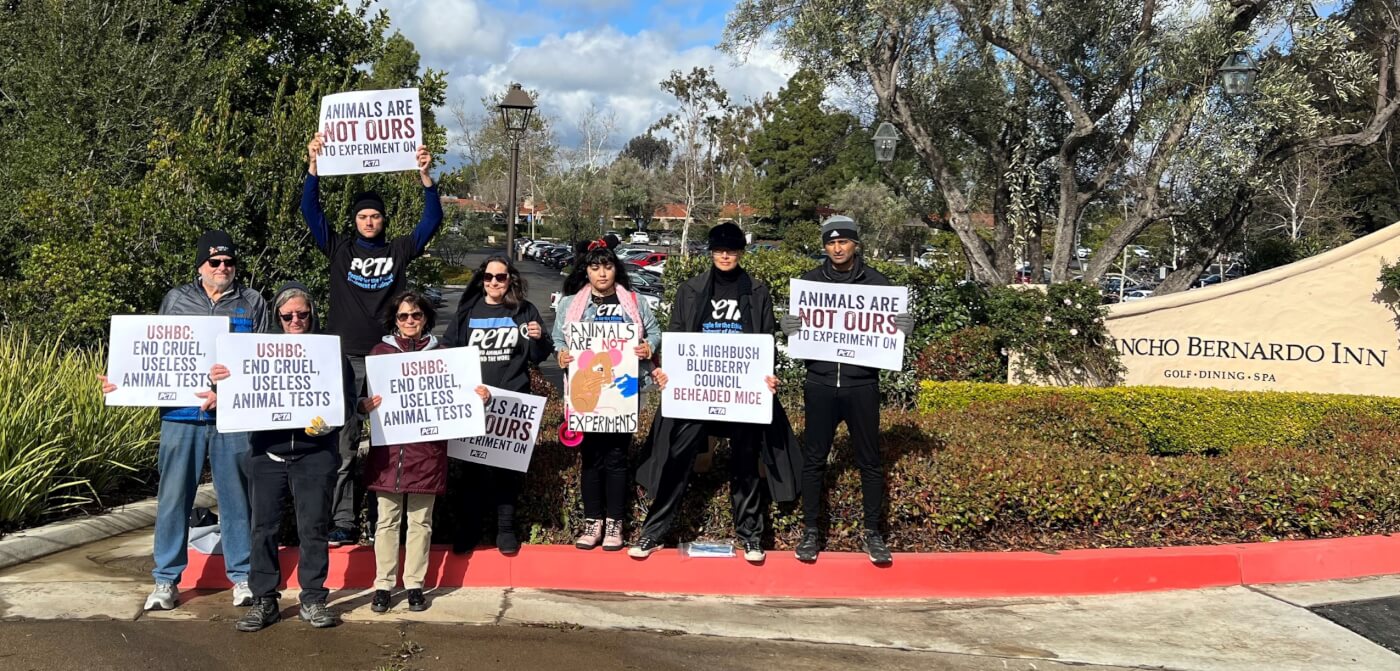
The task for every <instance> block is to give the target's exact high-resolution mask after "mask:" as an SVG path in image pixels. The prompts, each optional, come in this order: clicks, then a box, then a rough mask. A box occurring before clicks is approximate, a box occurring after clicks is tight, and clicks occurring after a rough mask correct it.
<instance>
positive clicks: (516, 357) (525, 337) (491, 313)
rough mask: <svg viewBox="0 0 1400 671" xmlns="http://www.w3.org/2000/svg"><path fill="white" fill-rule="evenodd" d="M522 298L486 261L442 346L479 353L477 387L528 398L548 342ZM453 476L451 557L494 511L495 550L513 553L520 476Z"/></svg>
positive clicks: (506, 268) (504, 261)
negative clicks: (534, 370)
mask: <svg viewBox="0 0 1400 671" xmlns="http://www.w3.org/2000/svg"><path fill="white" fill-rule="evenodd" d="M525 295H526V289H525V278H523V277H521V275H520V271H519V270H517V269H516V267H515V265H514V264H512V263H511V262H510V259H508V258H506V257H505V256H500V255H497V256H492V257H490V258H488V259H486V260H485V261H483V262H482V263H481V267H480V268H478V269H477V271H476V274H475V275H472V279H471V281H470V282H468V283H467V288H466V290H465V291H464V292H463V293H462V299H461V301H459V302H458V303H457V314H456V315H455V316H454V317H453V319H452V321H451V323H449V324H448V325H447V333H446V334H445V335H444V337H443V344H444V345H445V346H446V347H464V346H476V347H478V348H480V350H481V381H482V383H483V384H486V385H490V386H492V387H496V388H498V389H505V390H507V391H514V392H519V393H524V394H528V393H529V392H530V368H531V367H532V366H536V365H538V364H539V363H540V362H541V361H543V360H545V358H547V357H548V356H549V355H550V354H552V353H553V352H554V342H553V341H552V340H551V339H550V338H546V337H544V326H543V324H542V322H543V319H542V318H541V317H540V311H539V309H537V308H536V307H535V305H534V304H533V303H531V302H530V301H528V300H525ZM453 471H454V472H456V473H457V474H459V475H460V477H458V478H454V479H457V480H458V481H459V482H457V483H455V484H454V485H453V486H452V487H450V488H449V489H448V491H449V496H450V497H452V498H451V499H450V500H451V501H452V504H451V505H452V506H453V510H454V511H455V512H456V513H457V515H458V518H457V520H458V524H457V529H456V533H455V535H454V539H453V542H452V551H453V552H455V553H458V554H461V553H465V552H470V551H471V550H472V548H474V547H476V544H477V541H478V540H479V539H480V537H481V517H482V514H483V513H484V512H485V511H486V509H487V507H488V506H494V507H495V509H496V549H498V550H500V551H501V553H502V554H507V555H511V554H515V553H516V552H519V551H520V540H519V538H518V537H517V536H516V534H515V502H516V497H517V496H518V495H519V493H520V480H521V474H520V473H518V472H516V471H512V470H509V469H504V468H494V467H491V466H486V465H483V464H475V463H464V464H460V465H458V466H457V467H456V468H454V469H453Z"/></svg>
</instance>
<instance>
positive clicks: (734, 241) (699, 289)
mask: <svg viewBox="0 0 1400 671" xmlns="http://www.w3.org/2000/svg"><path fill="white" fill-rule="evenodd" d="M744 246H745V245H744V234H743V231H741V230H740V229H739V227H738V226H736V225H734V224H732V223H725V224H720V225H718V226H715V227H714V228H712V229H710V234H709V247H710V256H711V259H712V261H713V263H714V265H713V266H712V267H711V268H710V269H709V270H708V271H706V272H704V273H701V274H699V275H697V276H695V277H693V278H691V279H690V280H688V281H686V282H685V283H684V284H682V285H681V286H680V288H679V289H677V290H676V302H675V305H674V306H673V308H672V310H671V324H670V326H669V327H668V328H667V330H668V331H673V332H685V333H713V334H717V335H718V334H726V333H773V330H774V326H775V324H774V320H773V299H772V297H771V295H770V294H769V291H768V286H767V285H766V284H764V283H763V282H760V281H758V280H756V279H753V278H752V277H750V276H749V274H748V272H746V271H745V270H744V269H743V268H741V267H739V260H740V259H741V258H742V257H743V255H744ZM662 365H663V367H664V366H665V362H664V361H663V362H662ZM655 375H656V379H657V381H658V382H659V383H660V384H661V385H663V386H664V385H665V383H666V374H665V373H664V371H663V370H662V369H657V371H656V373H655ZM777 384H778V380H777V378H775V377H773V376H771V375H770V376H768V391H769V393H773V392H775V391H776V390H777ZM707 436H715V437H728V438H729V470H730V478H729V492H730V499H731V501H730V503H731V509H732V512H733V517H734V531H735V534H736V535H738V536H739V542H740V544H741V545H742V546H743V550H744V559H747V560H748V561H750V562H754V563H758V562H761V561H763V559H764V551H763V545H762V542H761V540H762V535H763V530H764V526H765V525H766V518H767V509H768V503H769V501H768V497H767V496H765V494H771V495H772V498H774V499H776V500H778V501H791V500H793V499H794V498H797V479H798V475H799V474H800V473H801V472H802V464H801V454H800V450H799V448H798V447H797V439H796V438H795V437H794V436H793V434H792V428H791V426H790V425H789V424H788V419H787V415H786V414H785V413H784V412H783V409H782V406H781V405H779V404H777V403H776V402H775V403H774V406H773V421H772V422H771V423H769V424H768V425H756V424H737V423H734V422H703V421H695V420H686V419H671V418H664V417H662V416H661V413H659V412H658V413H657V414H656V417H655V419H653V421H652V428H651V433H650V434H649V435H648V437H647V448H646V450H647V453H648V457H647V459H646V461H645V462H643V463H642V465H641V466H639V467H638V468H637V482H638V484H640V485H642V487H643V488H645V489H646V490H647V495H648V496H649V497H651V499H652V503H651V507H650V508H649V509H648V511H647V519H646V523H645V524H644V525H643V526H642V537H641V539H640V540H639V541H638V542H637V544H636V545H634V546H632V548H631V549H630V550H628V554H629V555H631V556H632V557H633V558H636V559H645V558H646V557H647V556H649V555H651V553H652V552H655V551H656V550H657V549H659V548H661V547H662V544H663V542H664V540H665V537H666V534H667V533H669V532H670V530H671V525H672V523H673V522H674V520H675V517H676V513H677V512H679V510H680V506H681V501H682V499H683V498H684V497H685V490H686V485H687V483H688V482H689V479H690V472H691V470H692V469H693V468H694V465H695V458H696V456H697V453H698V452H699V451H700V447H701V445H703V444H704V443H705V441H706V438H707ZM760 465H762V466H763V467H764V468H765V470H766V471H767V474H768V478H767V480H768V491H767V492H765V491H764V490H763V478H761V477H760V470H759V468H760Z"/></svg>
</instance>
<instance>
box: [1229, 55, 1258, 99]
mask: <svg viewBox="0 0 1400 671" xmlns="http://www.w3.org/2000/svg"><path fill="white" fill-rule="evenodd" d="M1257 74H1259V64H1257V63H1255V62H1254V58H1253V57H1251V56H1250V55H1249V54H1248V53H1247V52H1244V51H1236V52H1235V53H1233V54H1230V55H1229V56H1227V57H1226V58H1225V63H1224V64H1222V65H1221V66H1220V84H1221V86H1223V87H1224V89H1225V95H1227V96H1229V97H1231V98H1238V97H1241V96H1247V95H1249V94H1250V93H1253V92H1254V77H1255V75H1257Z"/></svg>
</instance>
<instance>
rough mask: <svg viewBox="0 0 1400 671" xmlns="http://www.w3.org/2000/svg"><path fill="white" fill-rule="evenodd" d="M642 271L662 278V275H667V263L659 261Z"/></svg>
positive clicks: (644, 267)
mask: <svg viewBox="0 0 1400 671" xmlns="http://www.w3.org/2000/svg"><path fill="white" fill-rule="evenodd" d="M642 270H645V271H647V272H649V273H652V274H654V275H657V276H661V275H664V274H666V262H665V261H658V262H656V263H653V264H651V265H649V266H642Z"/></svg>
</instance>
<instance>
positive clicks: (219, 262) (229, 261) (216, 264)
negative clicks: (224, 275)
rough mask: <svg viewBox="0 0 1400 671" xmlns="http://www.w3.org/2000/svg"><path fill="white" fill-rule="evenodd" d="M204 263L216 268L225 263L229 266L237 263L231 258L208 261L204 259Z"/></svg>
mask: <svg viewBox="0 0 1400 671" xmlns="http://www.w3.org/2000/svg"><path fill="white" fill-rule="evenodd" d="M205 263H208V264H209V267H210V268H218V267H219V266H222V265H225V264H227V265H228V267H230V268H232V267H234V266H236V265H238V264H237V263H236V262H235V261H234V260H233V259H209V260H208V261H205Z"/></svg>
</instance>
